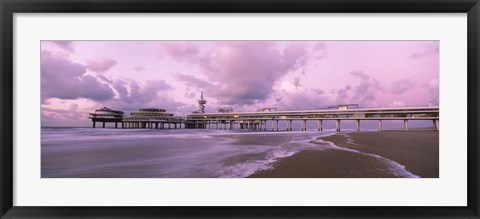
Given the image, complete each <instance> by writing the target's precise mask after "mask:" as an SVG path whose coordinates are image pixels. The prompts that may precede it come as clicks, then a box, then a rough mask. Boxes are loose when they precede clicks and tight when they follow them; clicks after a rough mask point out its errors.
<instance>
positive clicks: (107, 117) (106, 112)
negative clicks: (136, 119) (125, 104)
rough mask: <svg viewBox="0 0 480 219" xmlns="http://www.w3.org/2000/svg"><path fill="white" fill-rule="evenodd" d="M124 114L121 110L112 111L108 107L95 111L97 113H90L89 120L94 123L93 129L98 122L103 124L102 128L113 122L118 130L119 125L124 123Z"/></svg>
mask: <svg viewBox="0 0 480 219" xmlns="http://www.w3.org/2000/svg"><path fill="white" fill-rule="evenodd" d="M123 114H124V113H123V112H122V111H120V110H112V109H110V108H107V107H103V108H100V109H97V110H95V113H90V117H88V118H89V119H91V120H92V122H93V128H95V126H96V123H97V122H101V123H103V125H102V127H103V128H105V123H108V122H113V123H115V128H117V126H118V123H119V122H122V119H123Z"/></svg>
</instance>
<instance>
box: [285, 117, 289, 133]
mask: <svg viewBox="0 0 480 219" xmlns="http://www.w3.org/2000/svg"><path fill="white" fill-rule="evenodd" d="M285 124H286V125H287V131H288V130H289V129H290V127H289V126H288V120H285Z"/></svg>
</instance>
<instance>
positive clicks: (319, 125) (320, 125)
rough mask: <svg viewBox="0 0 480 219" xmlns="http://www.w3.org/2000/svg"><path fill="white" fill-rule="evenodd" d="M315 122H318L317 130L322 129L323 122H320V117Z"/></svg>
mask: <svg viewBox="0 0 480 219" xmlns="http://www.w3.org/2000/svg"><path fill="white" fill-rule="evenodd" d="M317 123H318V124H317V125H318V131H323V124H322V123H323V121H322V120H321V119H319V120H318V121H317Z"/></svg>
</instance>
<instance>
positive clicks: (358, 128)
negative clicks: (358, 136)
mask: <svg viewBox="0 0 480 219" xmlns="http://www.w3.org/2000/svg"><path fill="white" fill-rule="evenodd" d="M359 131H360V119H357V132H359Z"/></svg>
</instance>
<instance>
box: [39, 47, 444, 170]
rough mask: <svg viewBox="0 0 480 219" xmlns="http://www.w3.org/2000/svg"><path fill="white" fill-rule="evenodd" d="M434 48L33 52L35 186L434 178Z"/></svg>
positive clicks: (436, 118)
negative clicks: (93, 181)
mask: <svg viewBox="0 0 480 219" xmlns="http://www.w3.org/2000/svg"><path fill="white" fill-rule="evenodd" d="M439 47H440V41H439V40H297V41H295V40H192V41H185V40H158V41H155V40H69V39H66V40H42V41H41V42H40V50H41V51H39V52H40V71H41V72H40V80H41V88H40V96H41V106H40V115H41V178H439V172H440V171H439V132H440V118H439V115H440V113H439V112H440V107H439V106H440V104H439V94H440V92H439V81H440V78H439V75H440V74H439V71H440V70H439V69H440V60H439ZM442 94H443V93H442ZM31 110H33V111H35V109H31Z"/></svg>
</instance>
